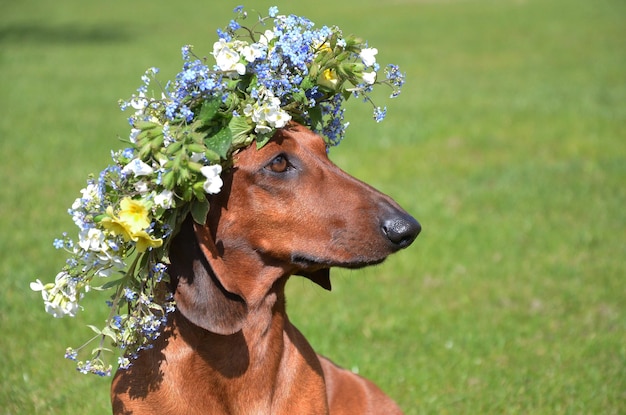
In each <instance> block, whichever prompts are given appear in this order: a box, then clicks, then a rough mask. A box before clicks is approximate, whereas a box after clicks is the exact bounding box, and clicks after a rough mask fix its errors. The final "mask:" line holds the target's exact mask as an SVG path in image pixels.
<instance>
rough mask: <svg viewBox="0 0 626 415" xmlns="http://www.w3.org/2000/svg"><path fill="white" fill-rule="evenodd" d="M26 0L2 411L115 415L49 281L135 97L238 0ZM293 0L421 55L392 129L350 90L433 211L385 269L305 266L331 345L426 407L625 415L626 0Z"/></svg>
mask: <svg viewBox="0 0 626 415" xmlns="http://www.w3.org/2000/svg"><path fill="white" fill-rule="evenodd" d="M5 3H7V4H3V12H2V15H1V17H0V73H1V74H2V76H1V77H0V100H1V101H0V102H1V108H2V116H1V117H0V157H2V162H1V163H0V177H1V178H2V186H0V229H2V231H1V233H0V255H1V258H0V259H1V261H0V275H1V278H2V281H3V290H2V291H1V294H0V333H1V336H0V350H1V352H0V413H2V414H99V413H109V412H110V409H109V399H108V387H109V381H108V380H107V379H104V380H103V379H99V378H95V377H88V376H82V375H78V374H76V373H75V372H74V369H73V365H72V364H71V363H70V362H67V361H65V360H64V359H63V356H62V355H63V351H64V349H65V347H66V346H69V345H72V346H77V345H79V344H80V343H81V341H83V340H84V339H85V338H86V336H88V335H89V334H88V332H87V330H88V329H86V328H85V327H84V324H86V323H87V322H88V320H87V319H85V318H84V317H85V316H89V317H90V318H93V316H95V318H101V317H98V313H97V312H95V311H92V310H86V311H87V312H86V313H84V314H83V316H81V317H80V318H78V319H76V320H67V319H66V320H53V319H52V318H50V317H49V316H47V315H46V314H45V313H44V311H43V309H42V306H41V302H40V301H39V299H38V297H37V295H36V294H35V293H32V292H30V290H29V289H28V283H29V281H31V280H33V279H35V278H41V279H42V280H43V279H46V280H50V279H52V278H54V275H55V274H56V271H57V269H58V268H59V267H60V265H61V264H62V263H63V257H62V255H61V254H60V253H58V252H56V251H54V250H53V248H52V246H51V241H52V240H53V238H55V237H57V236H58V235H59V234H60V233H61V232H63V231H64V230H69V229H71V228H72V223H71V220H70V218H69V217H68V216H67V215H66V213H65V212H66V209H67V207H68V206H69V205H70V204H71V202H72V201H73V199H74V198H75V197H76V195H77V192H78V190H79V189H80V188H81V187H82V186H83V184H84V180H85V177H86V175H87V174H88V173H89V172H94V171H98V170H100V169H101V168H102V167H104V166H105V165H106V164H107V163H108V150H109V149H111V148H114V147H117V146H118V143H117V142H116V137H117V136H125V135H126V134H127V131H126V122H125V119H124V118H125V116H124V115H123V114H122V113H120V112H119V110H118V108H117V106H116V102H117V99H119V98H125V97H127V96H128V95H130V93H131V92H132V91H134V89H135V88H136V87H137V86H139V83H140V80H139V76H140V75H141V74H142V73H143V71H144V70H145V68H147V67H149V66H159V67H161V68H162V70H163V72H164V73H165V75H168V76H169V75H172V74H174V73H175V71H176V70H177V69H178V67H179V56H180V55H179V48H180V46H181V45H183V44H185V43H192V44H195V45H196V46H197V48H198V49H201V48H204V49H206V50H209V49H210V45H211V44H212V42H213V39H214V29H215V28H217V27H219V26H222V25H223V24H224V23H225V22H226V21H227V19H229V18H230V12H231V10H232V8H233V7H234V6H235V5H236V3H233V2H217V3H213V4H212V3H210V2H193V1H190V0H181V1H178V2H174V3H161V4H158V5H157V4H155V2H149V1H147V0H137V1H133V2H105V3H93V2H81V1H78V0H65V1H62V2H45V1H42V0H39V1H35V0H24V1H20V2H10V3H8V2H5ZM202 3H205V5H202ZM226 3H228V4H226ZM259 4H260V3H259V2H255V7H257V8H258V9H259V10H266V8H267V7H268V6H269V5H271V4H272V3H270V2H265V1H264V2H262V5H259ZM277 5H278V6H279V7H280V8H281V11H283V12H293V13H296V14H304V15H307V16H309V17H310V18H311V19H312V20H314V21H316V22H318V23H320V24H339V25H340V26H341V27H343V28H344V30H345V31H347V32H354V33H357V34H359V35H362V36H364V37H365V38H367V39H368V40H369V41H370V43H371V44H372V45H373V46H376V47H378V49H379V50H380V54H379V61H381V62H393V63H397V64H399V65H400V66H401V67H402V68H403V70H405V71H406V72H407V74H408V82H407V85H406V87H405V89H404V92H403V95H402V96H401V97H400V98H398V100H397V101H395V102H391V103H389V116H388V119H387V120H386V121H385V122H383V123H382V124H379V125H375V124H374V123H373V121H371V120H370V111H369V109H368V108H360V107H359V106H356V105H351V106H350V109H349V114H348V116H349V119H350V121H351V127H350V129H349V134H348V137H347V138H346V140H345V142H344V143H343V144H342V145H341V146H339V147H337V148H334V149H333V150H332V152H331V156H332V158H333V159H334V160H335V161H336V162H337V163H338V164H339V165H340V166H341V167H342V168H344V169H346V170H347V171H349V172H351V173H352V174H354V175H355V176H357V177H359V178H361V179H363V180H365V181H367V182H368V183H371V184H373V185H375V186H376V187H378V188H379V189H381V190H383V191H384V192H386V193H388V194H390V195H392V196H393V197H394V198H396V199H397V200H398V201H399V202H400V203H401V204H402V205H403V206H404V207H405V208H406V209H407V210H409V211H410V212H412V213H413V214H414V215H415V216H416V217H417V218H418V219H419V220H420V221H421V223H422V225H423V227H424V230H423V233H422V235H420V237H419V238H418V239H417V241H416V242H415V244H414V245H413V246H411V247H410V248H408V249H407V250H406V251H403V252H401V253H398V254H397V255H395V256H393V257H392V258H390V259H389V260H388V261H387V262H386V263H384V264H382V265H380V266H377V267H374V268H370V269H365V270H362V271H346V270H335V271H333V285H334V290H333V292H332V293H326V292H323V291H322V290H320V289H318V288H317V287H314V286H313V285H312V284H310V283H308V282H306V281H305V280H302V279H294V280H293V281H291V282H290V285H289V286H288V299H289V311H290V316H291V318H292V320H293V321H294V322H295V323H296V325H297V326H298V327H299V328H300V329H301V330H302V331H303V332H304V334H305V335H306V336H307V338H308V339H309V341H310V342H311V344H312V345H313V346H314V347H315V348H316V349H317V350H318V351H319V352H321V353H323V354H326V355H328V356H330V357H332V358H333V359H334V360H335V361H336V362H337V363H339V364H341V365H343V366H345V367H348V368H355V369H356V368H358V370H359V372H360V373H361V374H364V375H365V376H367V377H369V378H371V379H373V380H375V381H376V382H377V383H378V384H379V385H380V386H381V387H382V388H383V389H385V390H386V391H387V392H388V393H389V394H390V395H391V396H393V397H394V398H395V399H396V400H397V401H398V402H399V403H400V404H401V406H402V407H403V408H404V409H405V411H406V413H407V414H620V413H625V412H626V285H625V284H624V277H625V276H626V265H625V264H626V261H625V258H626V209H625V206H626V185H625V183H626V141H625V140H626V105H625V104H626V52H625V50H624V39H626V25H624V16H626V4H625V3H624V2H622V1H620V0H596V1H593V2H588V1H582V0H499V1H496V0H491V1H490V0H481V1H479V0H464V1H462V0H458V1H455V0H451V1H426V0H422V1H420V0H414V1H410V0H405V1H389V2H381V1H378V0H376V1H374V0H364V1H359V2H356V1H344V2H336V1H332V2H331V1H327V0H320V1H316V2H309V3H301V4H297V5H294V4H290V3H289V2H283V3H282V4H281V3H280V2H277ZM88 305H93V306H94V307H95V306H97V303H88Z"/></svg>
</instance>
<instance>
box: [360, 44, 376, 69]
mask: <svg viewBox="0 0 626 415" xmlns="http://www.w3.org/2000/svg"><path fill="white" fill-rule="evenodd" d="M377 54H378V49H376V48H365V49H361V53H359V56H360V58H361V60H362V61H363V63H364V64H365V66H374V64H375V63H376V55H377Z"/></svg>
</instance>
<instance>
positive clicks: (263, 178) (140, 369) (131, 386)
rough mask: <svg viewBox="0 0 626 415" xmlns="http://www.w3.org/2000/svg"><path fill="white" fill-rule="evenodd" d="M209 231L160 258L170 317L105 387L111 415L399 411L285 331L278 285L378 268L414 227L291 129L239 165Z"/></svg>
mask: <svg viewBox="0 0 626 415" xmlns="http://www.w3.org/2000/svg"><path fill="white" fill-rule="evenodd" d="M223 177H224V187H223V189H222V191H221V192H220V193H219V194H218V195H216V196H214V197H212V199H211V210H210V212H209V215H208V217H207V223H206V225H205V226H200V225H197V224H195V223H193V222H192V221H191V220H187V221H186V222H185V223H184V225H183V227H182V229H181V231H180V232H179V234H178V235H177V236H176V239H175V240H174V241H173V243H172V247H171V249H170V260H171V265H170V267H169V274H170V276H171V279H172V282H171V284H172V290H173V292H174V297H175V299H176V303H177V310H176V311H175V312H174V313H173V314H172V315H170V318H169V320H168V323H167V327H166V329H165V330H164V332H163V333H162V335H161V336H160V337H159V339H158V340H157V341H155V343H154V347H153V348H151V349H148V350H144V351H142V352H141V353H140V355H139V357H138V358H137V359H136V360H135V361H134V362H133V364H132V366H131V367H130V368H129V369H126V370H118V372H117V373H116V375H115V378H114V379H113V384H112V388H111V398H112V403H113V413H114V414H135V415H141V414H150V415H154V414H188V415H194V414H241V415H250V414H268V415H269V414H271V415H281V414H288V415H295V414H332V415H340V414H391V415H393V414H401V411H400V409H399V408H398V406H397V405H396V404H395V403H394V402H393V401H392V400H391V399H390V398H388V397H387V396H385V395H384V394H383V392H381V390H380V389H379V388H378V387H376V386H375V385H374V384H373V383H371V382H370V381H368V380H366V379H364V378H362V377H360V376H358V375H355V374H353V373H352V372H350V371H347V370H345V369H342V368H339V367H338V366H336V365H334V364H333V363H332V362H330V361H329V360H327V359H326V358H324V357H322V356H319V355H317V354H316V353H315V352H314V351H313V349H312V347H311V346H310V345H309V343H308V342H307V341H306V339H305V338H304V336H302V334H301V333H300V332H299V331H298V330H297V329H296V328H295V327H294V326H293V325H292V324H291V323H290V322H289V319H288V317H287V314H286V310H285V293H284V288H285V284H286V282H287V279H288V278H289V276H291V275H294V274H298V275H304V276H306V277H308V278H310V279H311V280H313V281H315V282H316V283H318V284H319V285H321V286H323V287H325V288H327V289H330V280H329V272H328V270H329V268H330V267H333V266H340V267H349V268H357V267H362V266H366V265H370V264H375V263H379V262H381V261H383V260H384V259H385V258H386V257H387V256H388V255H389V254H391V253H393V252H395V251H396V250H398V249H401V248H404V247H406V246H407V245H409V244H410V243H411V242H412V241H413V239H415V237H416V236H417V234H418V233H419V230H420V229H419V224H418V223H417V222H416V221H415V220H414V219H413V218H411V217H410V216H409V215H408V214H406V212H404V211H403V210H402V209H401V208H400V207H399V206H398V205H397V204H396V203H395V202H394V201H393V200H392V199H390V198H389V197H387V196H385V195H383V194H382V193H380V192H378V191H376V190H374V189H373V188H371V187H370V186H368V185H366V184H364V183H362V182H360V181H358V180H356V179H355V178H353V177H351V176H349V175H348V174H346V173H344V172H343V171H341V170H340V169H339V168H338V167H336V166H335V165H334V164H333V163H332V162H331V161H330V160H329V159H328V157H327V155H326V148H325V144H324V142H323V140H322V139H321V137H319V136H317V135H315V134H314V133H312V132H311V131H309V130H308V129H306V128H304V127H302V126H299V125H296V124H290V125H289V126H288V128H285V129H283V130H280V131H279V132H278V133H277V134H276V135H275V136H274V138H273V139H272V140H271V141H270V142H269V143H268V144H267V145H265V146H264V147H263V148H261V149H260V150H257V149H256V148H255V146H254V145H253V146H251V147H249V148H247V149H245V150H243V151H241V152H239V153H238V154H236V155H235V163H234V167H233V168H232V169H231V171H229V172H227V173H225V174H223Z"/></svg>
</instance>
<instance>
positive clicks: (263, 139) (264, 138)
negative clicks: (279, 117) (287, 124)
mask: <svg viewBox="0 0 626 415" xmlns="http://www.w3.org/2000/svg"><path fill="white" fill-rule="evenodd" d="M274 131H275V130H272V131H271V132H269V133H265V134H258V135H257V137H256V148H257V150H258V149H260V148H263V146H264V145H265V144H267V142H268V141H270V139H271V138H272V136H273V135H274Z"/></svg>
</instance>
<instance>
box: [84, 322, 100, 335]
mask: <svg viewBox="0 0 626 415" xmlns="http://www.w3.org/2000/svg"><path fill="white" fill-rule="evenodd" d="M87 327H89V328H90V329H92V330H93V331H94V333H96V334H102V331H101V330H100V329H99V328H98V327H96V326H92V325H91V324H87Z"/></svg>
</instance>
